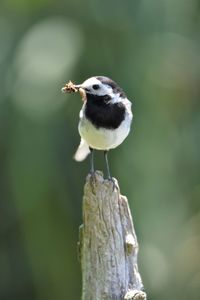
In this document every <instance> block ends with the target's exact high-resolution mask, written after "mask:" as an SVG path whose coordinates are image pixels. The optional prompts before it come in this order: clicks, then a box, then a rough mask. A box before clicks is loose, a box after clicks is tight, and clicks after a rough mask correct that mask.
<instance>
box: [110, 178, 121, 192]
mask: <svg viewBox="0 0 200 300" xmlns="http://www.w3.org/2000/svg"><path fill="white" fill-rule="evenodd" d="M108 180H109V181H111V182H112V186H113V192H114V190H115V189H116V190H118V189H119V186H118V185H117V183H116V180H115V179H114V178H113V177H109V178H108Z"/></svg>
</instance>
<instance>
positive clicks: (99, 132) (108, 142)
mask: <svg viewBox="0 0 200 300" xmlns="http://www.w3.org/2000/svg"><path fill="white" fill-rule="evenodd" d="M131 120H132V113H129V112H127V114H126V116H125V119H124V121H123V122H122V123H121V125H120V126H119V127H118V128H117V129H103V128H96V127H95V126H94V125H93V124H92V123H91V122H90V121H89V120H88V119H86V118H85V115H84V113H83V111H82V114H80V122H79V127H78V129H79V133H80V136H81V137H82V138H83V139H84V140H85V141H86V142H87V144H88V145H89V146H90V147H91V148H93V149H97V150H109V149H112V148H116V147H117V146H119V145H120V144H121V143H122V142H123V141H124V139H125V138H126V137H127V135H128V134H129V131H130V126H131Z"/></svg>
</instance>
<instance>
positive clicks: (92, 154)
mask: <svg viewBox="0 0 200 300" xmlns="http://www.w3.org/2000/svg"><path fill="white" fill-rule="evenodd" d="M90 152H91V154H90V174H91V175H94V149H93V148H91V147H90Z"/></svg>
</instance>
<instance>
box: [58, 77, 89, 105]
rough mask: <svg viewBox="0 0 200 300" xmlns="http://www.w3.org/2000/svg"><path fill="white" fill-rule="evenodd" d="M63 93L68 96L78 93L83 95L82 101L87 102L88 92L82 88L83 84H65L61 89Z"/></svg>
mask: <svg viewBox="0 0 200 300" xmlns="http://www.w3.org/2000/svg"><path fill="white" fill-rule="evenodd" d="M61 91H62V92H63V93H64V94H66V93H76V92H79V94H80V95H81V99H82V101H83V102H84V101H86V92H85V89H84V88H83V87H82V85H81V84H78V85H77V84H73V82H71V81H69V82H68V83H66V84H65V86H64V87H63V88H62V89H61Z"/></svg>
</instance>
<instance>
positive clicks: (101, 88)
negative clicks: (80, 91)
mask: <svg viewBox="0 0 200 300" xmlns="http://www.w3.org/2000/svg"><path fill="white" fill-rule="evenodd" d="M81 86H82V87H83V88H85V89H87V90H88V93H91V94H93V95H97V96H104V95H109V96H111V97H113V90H112V87H111V86H109V85H107V84H103V83H102V82H101V81H100V80H98V79H97V78H96V77H91V78H89V79H87V80H85V81H84V82H83V83H82V84H81ZM97 87H98V88H97Z"/></svg>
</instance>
